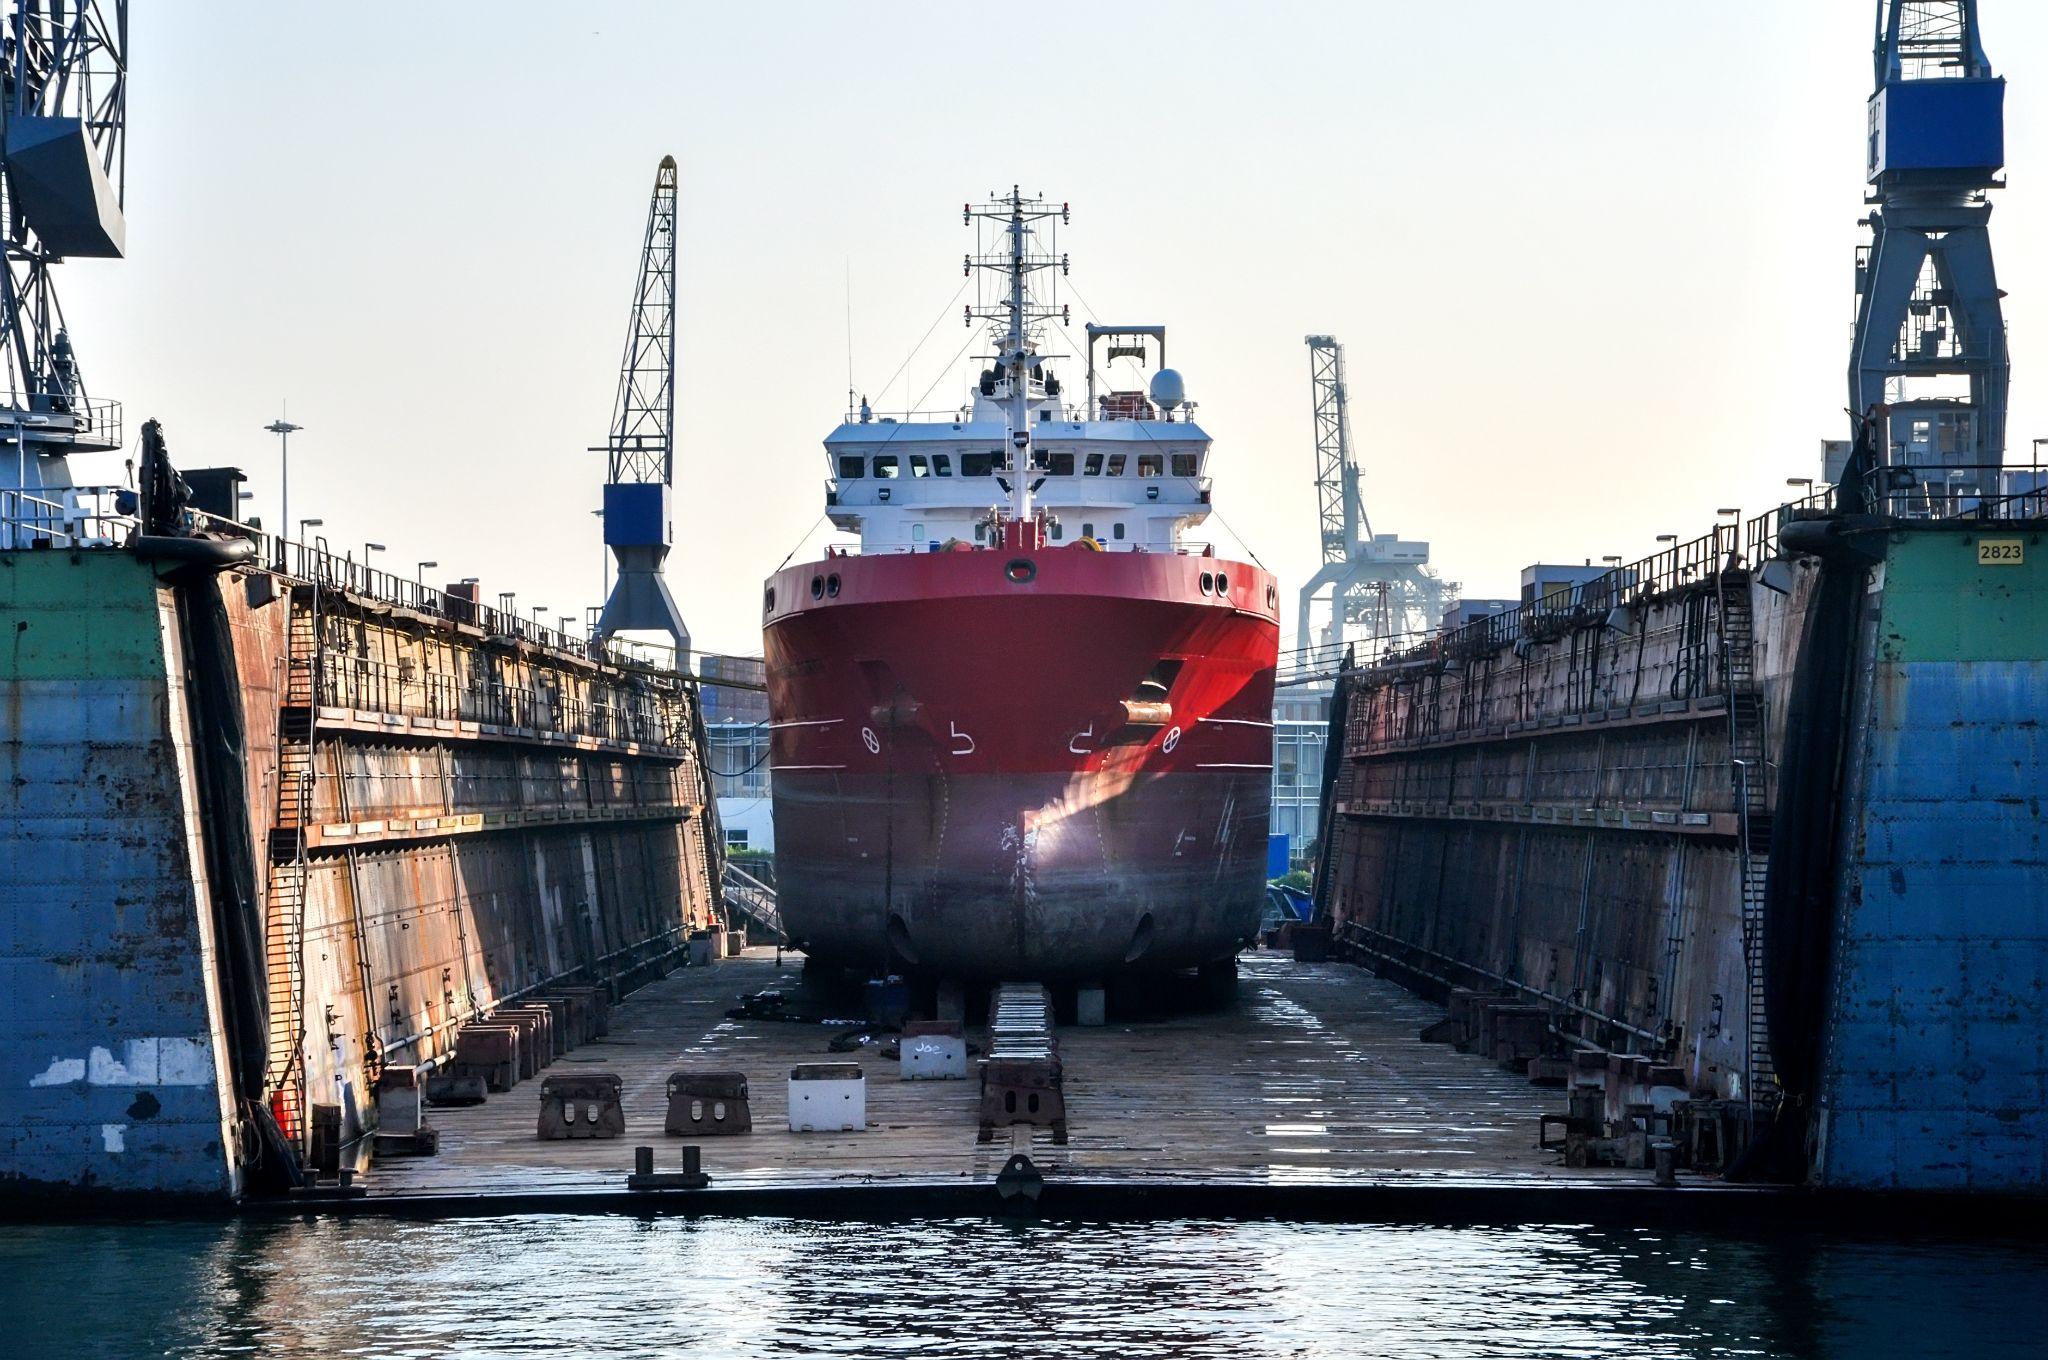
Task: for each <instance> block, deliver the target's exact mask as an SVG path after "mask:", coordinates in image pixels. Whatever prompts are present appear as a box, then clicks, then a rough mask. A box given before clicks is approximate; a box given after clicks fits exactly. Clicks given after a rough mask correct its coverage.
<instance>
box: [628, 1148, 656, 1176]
mask: <svg viewBox="0 0 2048 1360" xmlns="http://www.w3.org/2000/svg"><path fill="white" fill-rule="evenodd" d="M633 1174H634V1175H636V1176H652V1175H653V1174H654V1149H653V1148H651V1147H636V1148H634V1149H633Z"/></svg>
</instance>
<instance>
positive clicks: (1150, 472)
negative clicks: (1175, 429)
mask: <svg viewBox="0 0 2048 1360" xmlns="http://www.w3.org/2000/svg"><path fill="white" fill-rule="evenodd" d="M1165 467H1166V460H1165V459H1164V458H1161V457H1160V456H1159V455H1158V454H1156V453H1141V454H1139V455H1138V475H1139V476H1140V477H1157V476H1159V475H1160V473H1161V472H1162V471H1163V470H1164V469H1165ZM881 474H882V460H881V459H879V458H877V459H876V460H875V475H876V476H878V477H879V476H880V475H881ZM889 475H890V476H892V477H893V476H895V475H896V474H894V473H893V472H892V473H890V474H889Z"/></svg>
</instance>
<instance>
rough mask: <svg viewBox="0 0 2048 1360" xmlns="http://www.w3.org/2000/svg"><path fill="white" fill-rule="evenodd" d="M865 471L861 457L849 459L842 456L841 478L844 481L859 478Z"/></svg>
mask: <svg viewBox="0 0 2048 1360" xmlns="http://www.w3.org/2000/svg"><path fill="white" fill-rule="evenodd" d="M863 471H864V469H863V467H862V465H861V460H860V458H859V457H852V458H848V457H843V456H842V457H841V458H840V460H839V476H840V479H841V480H843V481H844V480H852V479H855V478H858V477H859V476H860V475H861V473H862V472H863Z"/></svg>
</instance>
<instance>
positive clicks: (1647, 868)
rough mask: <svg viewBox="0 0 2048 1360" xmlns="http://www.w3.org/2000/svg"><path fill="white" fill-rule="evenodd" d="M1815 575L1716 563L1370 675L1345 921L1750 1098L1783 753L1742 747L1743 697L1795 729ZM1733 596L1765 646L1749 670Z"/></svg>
mask: <svg viewBox="0 0 2048 1360" xmlns="http://www.w3.org/2000/svg"><path fill="white" fill-rule="evenodd" d="M1811 580H1812V577H1811V573H1810V572H1808V571H1805V570H1800V571H1798V572H1796V573H1795V579H1794V580H1793V581H1792V582H1791V589H1790V591H1789V593H1785V594H1780V593H1777V592H1775V591H1771V590H1765V589H1763V588H1761V587H1759V586H1757V585H1755V584H1754V583H1753V582H1752V581H1751V580H1750V579H1749V576H1748V574H1747V573H1737V574H1734V575H1731V576H1728V577H1726V578H1722V577H1718V576H1717V575H1716V574H1714V573H1713V572H1706V571H1703V572H1701V573H1700V574H1699V575H1698V576H1697V577H1695V578H1693V579H1690V580H1686V581H1683V582H1681V583H1678V584H1675V585H1673V586H1672V587H1671V588H1670V589H1667V590H1664V591H1662V592H1660V593H1656V594H1654V595H1652V596H1651V597H1650V598H1649V599H1648V600H1647V601H1644V600H1640V599H1639V600H1637V601H1635V602H1633V603H1632V604H1631V606H1630V608H1629V609H1628V610H1627V611H1624V612H1619V613H1612V614H1611V613H1610V611H1609V610H1608V609H1606V608H1604V607H1603V608H1596V609H1591V610H1584V609H1574V610H1572V611H1570V612H1569V613H1567V612H1565V611H1560V612H1559V613H1558V615H1557V616H1556V617H1555V618H1554V619H1552V618H1549V617H1545V616H1539V617H1538V618H1537V619H1536V620H1535V622H1534V624H1533V626H1532V627H1531V628H1530V630H1529V631H1528V632H1526V633H1524V634H1523V635H1522V636H1521V637H1520V638H1519V639H1514V640H1510V639H1509V638H1508V637H1507V636H1506V635H1502V636H1501V637H1500V638H1499V639H1498V643H1499V645H1497V646H1492V647H1489V648H1486V649H1482V650H1472V651H1467V652H1465V653H1463V654H1455V653H1439V654H1436V655H1432V656H1423V657H1411V658H1409V659H1408V660H1406V661H1395V662H1393V663H1391V664H1387V665H1382V666H1379V667H1376V668H1372V669H1368V670H1363V671H1360V672H1356V673H1354V674H1352V675H1350V676H1347V677H1346V678H1345V679H1344V681H1343V683H1344V684H1346V685H1347V686H1349V687H1350V694H1349V696H1348V700H1347V710H1348V712H1347V717H1348V723H1347V731H1346V732H1345V734H1344V738H1343V756H1342V760H1341V762H1340V764H1339V767H1338V770H1337V773H1336V775H1335V780H1334V785H1333V789H1332V807H1331V808H1330V809H1328V813H1327V816H1326V834H1327V835H1328V836H1329V837H1330V838H1331V842H1332V843H1331V846H1330V855H1329V860H1328V863H1329V870H1328V878H1329V885H1328V888H1327V890H1326V891H1327V896H1326V902H1327V908H1328V910H1329V911H1330V913H1331V916H1332V919H1333V922H1334V924H1335V927H1336V929H1337V932H1338V935H1339V938H1340V940H1345V941H1348V942H1349V944H1350V945H1351V946H1353V947H1354V948H1356V949H1358V950H1360V951H1362V953H1363V954H1364V956H1365V957H1366V958H1367V959H1368V960H1369V961H1375V963H1376V966H1384V967H1387V968H1389V969H1390V970H1391V971H1392V972H1393V974H1394V975H1396V976H1400V977H1403V978H1405V979H1407V980H1409V981H1411V982H1414V983H1417V984H1419V985H1422V986H1424V987H1425V989H1427V990H1437V991H1441V990H1444V989H1447V988H1448V987H1450V986H1469V987H1476V988H1480V989H1484V990H1518V991H1520V992H1521V993H1522V994H1523V995H1524V997H1525V998H1526V999H1528V1000H1529V1001H1531V1002H1532V1003H1536V1004H1543V1005H1547V1006H1549V1007H1551V1009H1552V1012H1553V1016H1554V1024H1555V1025H1556V1027H1557V1028H1558V1029H1559V1030H1560V1031H1561V1032H1562V1033H1563V1034H1565V1035H1567V1036H1568V1037H1569V1038H1570V1039H1571V1040H1572V1041H1574V1042H1580V1043H1586V1044H1591V1045H1594V1046H1598V1047H1603V1048H1608V1049H1610V1050H1612V1051H1616V1052H1637V1053H1654V1054H1657V1055H1658V1056H1660V1057H1661V1058H1663V1059H1664V1060H1666V1061H1669V1062H1672V1063H1675V1064H1678V1065H1680V1066H1681V1067H1683V1068H1684V1070H1685V1072H1686V1074H1687V1078H1688V1080H1689V1082H1690V1083H1691V1085H1692V1087H1693V1089H1694V1090H1695V1091H1697V1092H1699V1093H1701V1094H1703V1095H1711V1096H1716V1097H1722V1098H1731V1099H1741V1098H1743V1097H1744V1096H1745V1094H1746V1092H1747V1089H1748V1086H1749V1083H1750V1081H1751V1080H1752V1073H1751V1071H1750V1062H1749V1045H1748V1042H1747V1032H1748V1028H1749V1022H1750V1016H1749V1013H1748V1012H1749V1007H1750V1004H1751V993H1752V989H1753V979H1752V977H1751V974H1750V970H1749V969H1748V967H1747V961H1746V958H1745V953H1744V948H1743V928H1744V923H1743V912H1744V904H1743V895H1742V891H1741V878H1742V874H1741V869H1742V863H1743V836H1744V817H1743V806H1744V804H1743V796H1744V794H1745V793H1748V792H1749V791H1750V790H1749V789H1748V788H1747V787H1746V784H1745V781H1746V780H1747V779H1748V778H1749V777H1750V775H1751V774H1752V773H1753V774H1754V777H1755V778H1756V779H1757V780H1758V781H1759V782H1760V784H1761V787H1760V788H1758V789H1757V790H1756V791H1755V792H1756V795H1757V803H1758V804H1759V805H1761V806H1767V805H1768V800H1769V798H1770V796H1771V792H1772V787H1773V786H1772V784H1771V782H1770V764H1769V761H1768V759H1766V760H1764V761H1761V762H1758V761H1756V760H1754V759H1752V760H1751V761H1749V762H1747V765H1748V766H1750V767H1752V768H1751V769H1745V768H1744V767H1743V766H1739V765H1738V764H1737V763H1736V762H1737V756H1736V754H1735V748H1734V747H1731V733H1732V731H1733V724H1734V723H1735V722H1736V721H1737V720H1738V719H1739V718H1740V717H1741V714H1740V713H1739V712H1738V713H1731V706H1730V705H1731V696H1732V695H1735V694H1737V693H1738V691H1739V690H1740V688H1741V687H1742V686H1743V685H1745V684H1746V685H1747V686H1748V687H1749V688H1750V689H1751V690H1752V691H1753V696H1752V697H1753V698H1754V699H1755V700H1757V701H1758V702H1757V703H1753V704H1752V705H1751V706H1750V710H1748V711H1754V712H1756V713H1758V715H1759V717H1760V720H1761V722H1762V725H1763V726H1762V730H1761V731H1760V732H1759V733H1757V734H1755V736H1754V738H1753V740H1754V741H1756V742H1760V743H1761V745H1762V747H1763V748H1764V749H1765V750H1766V751H1768V750H1769V749H1771V748H1772V747H1774V746H1775V743H1776V740H1777V738H1778V735H1779V734H1778V733H1777V732H1776V731H1774V730H1772V725H1773V724H1774V723H1779V722H1782V714H1781V710H1782V705H1781V704H1779V703H1776V702H1774V700H1775V699H1776V698H1777V696H1778V694H1779V692H1780V690H1781V689H1782V687H1783V686H1784V684H1785V682H1786V679H1787V677H1788V676H1789V674H1790V672H1791V670H1792V668H1793V666H1794V665H1795V664H1796V657H1795V656H1793V655H1792V652H1793V651H1794V650H1795V649H1796V647H1797V640H1798V637H1799V622H1800V619H1801V618H1802V617H1803V612H1804V608H1805V602H1806V600H1807V598H1808V596H1809V594H1810V592H1811ZM1731 602H1732V603H1731ZM1731 609H1733V610H1734V611H1737V613H1738V615H1739V617H1738V622H1739V625H1740V628H1741V629H1742V632H1743V636H1744V638H1745V639H1746V640H1747V641H1748V643H1749V644H1750V645H1751V648H1752V650H1751V656H1752V658H1753V659H1752V662H1751V665H1750V666H1749V667H1748V668H1747V669H1746V673H1744V674H1741V675H1737V676H1733V677H1731V676H1730V675H1729V674H1728V673H1727V672H1726V669H1725V668H1726V661H1727V648H1726V646H1725V645H1724V644H1725V643H1726V641H1727V639H1726V638H1725V637H1724V632H1723V630H1724V625H1725V624H1726V622H1727V620H1728V617H1729V614H1730V612H1731ZM1760 1023H1761V1018H1760V1016H1759V1024H1760Z"/></svg>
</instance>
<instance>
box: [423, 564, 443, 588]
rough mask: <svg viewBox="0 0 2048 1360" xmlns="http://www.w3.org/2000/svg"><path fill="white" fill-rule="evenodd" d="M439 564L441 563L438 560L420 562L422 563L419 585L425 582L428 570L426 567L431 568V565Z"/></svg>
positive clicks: (436, 565)
mask: <svg viewBox="0 0 2048 1360" xmlns="http://www.w3.org/2000/svg"><path fill="white" fill-rule="evenodd" d="M440 565H441V564H440V563H439V562H422V563H420V584H421V585H425V584H426V583H427V571H428V569H429V568H431V567H438V566H440Z"/></svg>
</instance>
